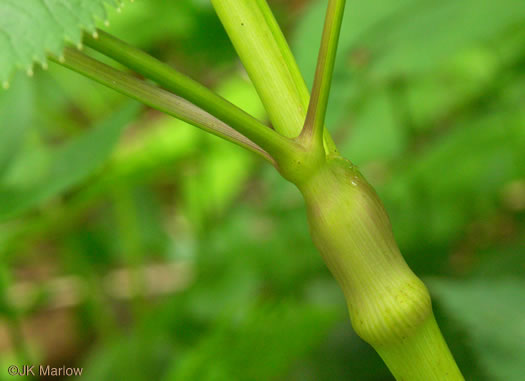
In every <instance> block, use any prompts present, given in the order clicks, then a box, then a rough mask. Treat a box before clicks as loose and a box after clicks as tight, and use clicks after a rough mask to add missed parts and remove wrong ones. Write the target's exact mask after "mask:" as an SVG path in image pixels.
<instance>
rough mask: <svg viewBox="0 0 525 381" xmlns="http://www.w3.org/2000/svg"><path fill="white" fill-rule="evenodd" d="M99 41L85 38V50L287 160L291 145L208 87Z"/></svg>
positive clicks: (103, 37) (101, 36)
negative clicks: (86, 48) (180, 98)
mask: <svg viewBox="0 0 525 381" xmlns="http://www.w3.org/2000/svg"><path fill="white" fill-rule="evenodd" d="M97 33H98V37H97V38H94V37H92V36H91V35H89V34H86V36H85V38H84V42H85V44H86V45H87V46H89V47H91V48H92V49H95V50H97V51H98V52H100V53H102V54H104V55H106V56H108V57H110V58H112V59H114V60H115V61H117V62H120V63H121V64H123V65H124V66H126V67H128V68H130V69H132V70H134V71H135V72H137V73H139V74H141V75H143V76H144V77H146V78H148V79H151V80H152V81H154V82H156V83H157V84H159V85H160V86H162V87H163V88H165V89H166V90H169V91H170V92H172V93H174V94H177V95H178V96H180V97H182V98H184V99H187V100H188V101H190V102H191V103H193V104H194V105H196V106H198V107H200V108H201V109H203V110H204V111H206V112H207V113H209V114H211V115H213V116H214V117H216V118H217V119H219V120H221V121H223V122H224V123H225V124H227V125H228V126H230V127H231V128H233V129H234V130H237V131H238V132H239V133H241V134H243V135H245V136H246V137H248V138H249V139H250V140H252V141H253V142H255V143H256V144H257V145H259V146H260V147H261V148H263V149H264V150H265V151H267V152H268V153H269V154H270V155H271V156H273V157H274V159H278V158H281V157H283V156H286V153H287V152H289V151H290V150H293V149H294V144H293V143H292V142H291V141H290V140H289V139H286V138H285V137H283V136H281V135H280V134H279V133H278V132H276V131H274V130H272V129H270V128H269V127H268V126H265V125H264V124H262V123H261V122H260V121H258V120H257V119H255V118H254V117H253V116H251V115H249V114H248V113H246V112H245V111H243V110H242V109H240V108H238V107H237V106H235V105H233V104H232V103H230V102H229V101H228V100H226V99H224V98H222V97H221V96H220V95H218V94H216V93H215V92H213V91H212V90H210V89H208V88H207V87H205V86H203V85H201V84H200V83H198V82H196V81H194V80H193V79H191V78H189V77H187V76H185V75H184V74H182V73H180V72H178V71H177V70H175V69H173V68H172V67H170V66H169V65H167V64H165V63H163V62H161V61H159V60H157V59H156V58H154V57H152V56H150V55H149V54H147V53H146V52H144V51H142V50H140V49H137V48H135V47H132V46H130V45H128V44H126V43H125V42H123V41H121V40H119V39H118V38H116V37H113V36H111V35H110V34H108V33H106V32H104V31H101V30H99V31H98V32H97Z"/></svg>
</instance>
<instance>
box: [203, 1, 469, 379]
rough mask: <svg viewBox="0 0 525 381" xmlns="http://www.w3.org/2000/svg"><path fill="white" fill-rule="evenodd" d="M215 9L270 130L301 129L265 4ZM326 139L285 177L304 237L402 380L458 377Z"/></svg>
mask: <svg viewBox="0 0 525 381" xmlns="http://www.w3.org/2000/svg"><path fill="white" fill-rule="evenodd" d="M212 3H213V5H214V7H215V9H216V11H217V13H218V15H219V17H220V18H221V21H222V23H223V25H224V27H225V29H226V31H227V32H228V35H229V36H230V38H231V40H232V42H233V44H234V46H235V48H236V49H237V52H238V53H239V56H240V57H241V60H242V61H243V64H244V65H245V67H246V70H247V71H248V73H249V75H250V77H251V78H252V81H253V82H254V83H255V86H256V88H257V90H258V92H259V94H260V96H261V98H262V100H263V103H264V104H265V107H266V108H267V111H268V112H269V114H270V116H271V118H272V122H273V123H274V125H275V128H276V129H277V130H278V131H281V132H282V133H283V134H286V135H287V136H293V134H294V133H298V132H299V131H301V128H302V122H303V120H304V103H303V102H302V101H301V95H300V94H301V90H300V86H299V87H298V84H297V76H296V75H294V74H293V73H292V71H293V70H292V69H290V68H292V67H294V64H295V62H293V58H291V54H288V53H287V52H289V50H288V47H287V46H284V45H285V42H284V38H283V37H282V33H281V32H280V31H279V30H278V27H277V26H276V23H275V20H274V19H273V16H271V12H270V10H269V8H268V6H267V4H266V1H265V0H212ZM343 8H344V1H338V0H331V1H330V4H329V7H328V13H327V22H326V25H325V31H324V37H323V43H322V47H321V51H320V56H319V57H320V59H319V64H318V69H317V73H316V84H315V86H314V95H313V99H312V104H311V106H310V108H309V110H310V115H309V117H308V119H307V121H306V124H305V128H306V133H311V132H314V131H315V132H314V133H317V134H318V136H321V135H320V131H322V130H323V128H322V127H323V125H324V114H325V110H326V105H327V101H328V93H329V86H330V85H329V82H330V77H331V75H332V71H333V65H334V60H335V53H336V46H337V38H338V35H339V30H340V23H341V18H342V12H343ZM283 52H284V53H283ZM315 128H317V130H315ZM308 129H312V130H311V131H310V132H309V130H308ZM325 131H326V130H325ZM324 136H325V141H324V148H325V152H323V153H324V154H325V157H323V158H322V159H319V158H318V157H317V155H316V152H312V147H311V146H310V147H308V146H306V145H305V146H304V149H305V151H306V154H304V155H303V156H301V157H300V158H299V159H300V160H298V161H297V164H296V165H290V166H289V167H287V168H286V171H283V172H281V173H282V174H283V176H284V177H285V178H287V179H288V180H289V181H291V182H293V183H295V184H296V185H297V187H298V188H299V190H300V191H301V193H302V194H303V197H304V199H305V202H306V206H307V212H308V221H309V225H310V234H311V236H312V238H313V241H314V243H315V245H316V246H317V248H318V249H319V251H320V253H321V255H322V256H323V259H324V261H325V262H326V264H327V266H328V267H329V269H330V270H331V272H332V273H333V274H334V277H335V278H336V279H337V281H338V282H339V284H340V286H341V288H342V290H343V292H344V294H345V298H346V301H347V305H348V310H349V313H350V318H351V321H352V325H353V327H354V329H355V331H356V332H357V334H358V335H359V336H360V337H361V338H363V339H364V340H365V341H367V342H368V343H369V344H370V345H372V346H373V347H374V348H375V349H376V351H377V352H378V353H379V355H380V356H381V357H382V358H383V360H384V361H385V363H386V364H387V366H388V367H389V369H390V370H391V372H392V373H393V374H394V376H395V377H396V379H397V380H399V381H401V380H403V381H443V380H447V381H463V380H464V379H463V376H462V375H461V372H460V371H459V369H458V367H457V365H456V363H455V361H454V359H453V357H452V355H451V353H450V351H449V349H448V347H447V345H446V343H445V341H444V339H443V337H442V335H441V332H440V331H439V328H438V326H437V324H436V322H435V319H434V315H433V312H432V306H431V301H430V295H429V293H428V291H427V289H426V287H425V285H424V284H423V282H421V280H420V279H419V278H418V277H417V276H416V275H415V274H414V273H413V272H412V271H411V270H410V268H409V267H408V265H407V264H406V262H405V261H404V259H403V257H402V255H401V253H400V252H399V249H398V248H397V245H396V243H395V240H394V237H393V234H392V229H391V226H390V221H389V219H388V216H387V214H386V212H385V210H384V207H383V205H382V203H381V201H380V200H379V198H378V197H377V195H376V193H375V192H374V190H373V189H372V187H371V186H370V185H369V184H368V183H367V182H366V180H364V178H363V177H362V176H361V175H360V173H359V172H358V170H357V169H356V167H354V166H353V165H352V164H351V163H350V162H349V161H348V160H345V159H343V158H342V157H340V156H339V155H338V154H337V152H336V151H332V150H330V149H327V146H328V144H327V140H326V136H327V135H326V133H325V135H324ZM300 138H302V137H300ZM299 140H301V139H299ZM311 156H313V157H314V158H313V159H310V157H311ZM305 159H306V163H305V162H303V161H302V160H305ZM291 164H293V163H291Z"/></svg>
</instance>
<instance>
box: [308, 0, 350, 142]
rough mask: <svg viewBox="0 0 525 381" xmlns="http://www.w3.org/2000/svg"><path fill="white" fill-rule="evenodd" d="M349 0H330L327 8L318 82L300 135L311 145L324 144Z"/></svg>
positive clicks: (316, 81) (315, 82)
mask: <svg viewBox="0 0 525 381" xmlns="http://www.w3.org/2000/svg"><path fill="white" fill-rule="evenodd" d="M345 3H346V0H330V2H329V3H328V9H327V12H326V20H325V25H324V30H323V38H322V41H321V48H320V49H319V57H318V59H317V69H316V72H315V79H314V86H313V90H312V96H311V98H310V104H309V105H308V112H307V114H306V120H305V124H304V127H303V130H302V131H301V135H300V139H301V140H302V141H303V143H304V144H305V145H307V146H311V145H312V144H313V145H315V146H318V147H322V144H323V130H324V123H325V116H326V109H327V105H328V97H329V94H330V87H331V83H332V75H333V72H334V64H335V56H336V53H337V45H338V42H339V34H340V32H341V23H342V21H343V14H344V8H345Z"/></svg>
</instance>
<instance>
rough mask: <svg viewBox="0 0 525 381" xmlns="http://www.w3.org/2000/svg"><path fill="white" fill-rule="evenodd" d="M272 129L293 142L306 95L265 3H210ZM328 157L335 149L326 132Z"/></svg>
mask: <svg viewBox="0 0 525 381" xmlns="http://www.w3.org/2000/svg"><path fill="white" fill-rule="evenodd" d="M211 2H212V4H213V6H214V8H215V10H216V12H217V15H218V16H219V18H220V19H221V22H222V24H223V26H224V28H225V29H226V32H227V33H228V36H229V37H230V40H231V41H232V43H233V46H234V47H235V50H236V51H237V54H238V55H239V57H240V59H241V61H242V63H243V65H244V67H245V68H246V71H247V72H248V75H249V76H250V79H251V80H252V82H253V83H254V85H255V88H256V89H257V93H258V94H259V96H260V98H261V100H262V102H263V104H264V107H265V108H266V111H267V112H268V114H269V116H270V120H271V121H272V124H273V126H274V128H275V129H276V130H277V131H279V132H280V133H281V134H283V135H285V136H287V137H291V138H295V137H297V136H298V135H299V133H300V132H301V130H302V127H303V124H304V120H305V117H306V111H307V109H308V103H309V94H308V89H307V87H306V84H305V82H304V80H303V77H302V75H301V73H300V71H299V68H298V67H297V64H296V62H295V59H294V57H293V55H292V53H291V51H290V48H289V47H288V44H287V43H286V39H285V38H284V36H283V34H282V32H281V30H280V28H279V25H278V24H277V22H276V20H275V18H274V16H273V14H272V12H271V10H270V8H269V6H268V4H267V3H266V0H211ZM324 145H325V150H326V151H327V153H336V152H337V149H336V147H335V144H334V143H333V141H332V138H331V137H330V134H329V133H328V132H327V131H326V130H325V133H324Z"/></svg>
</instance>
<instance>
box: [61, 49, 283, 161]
mask: <svg viewBox="0 0 525 381" xmlns="http://www.w3.org/2000/svg"><path fill="white" fill-rule="evenodd" d="M64 58H65V59H64V60H55V59H54V58H51V59H52V60H53V61H55V62H57V63H59V64H61V65H63V66H65V67H67V68H69V69H71V70H74V71H76V72H78V73H80V74H82V75H84V76H86V77H88V78H91V79H93V80H95V81H97V82H99V83H101V84H103V85H105V86H108V87H110V88H112V89H114V90H117V91H118V92H120V93H122V94H124V95H127V96H129V97H131V98H134V99H136V100H138V101H140V102H142V103H144V104H146V105H148V106H150V107H153V108H155V109H157V110H160V111H163V112H165V113H166V114H169V115H172V116H174V117H176V118H178V119H181V120H183V121H185V122H187V123H190V124H193V125H194V126H196V127H199V128H201V129H203V130H205V131H207V132H210V133H212V134H214V135H217V136H219V137H221V138H224V139H226V140H228V141H230V142H233V143H235V144H238V145H240V146H242V147H244V148H246V149H248V150H250V151H252V152H255V153H257V154H258V155H260V156H262V157H263V158H265V159H266V160H268V161H270V162H271V163H272V164H275V161H274V159H273V158H272V157H271V156H270V155H269V154H268V152H266V151H265V150H264V149H262V148H261V147H260V146H258V145H257V144H255V143H254V142H252V141H251V140H250V139H248V138H246V137H245V136H243V135H242V134H240V133H239V132H237V131H235V130H234V129H232V128H231V127H229V126H228V125H226V124H225V123H223V122H221V121H220V120H218V119H217V118H215V117H214V116H212V115H210V114H208V113H207V112H205V111H203V110H201V109H200V108H198V107H197V106H195V105H194V104H192V103H190V102H188V101H187V100H185V99H182V98H181V97H179V96H177V95H174V94H172V93H170V92H168V91H166V90H163V89H161V88H159V87H157V86H154V85H151V84H149V83H147V82H145V81H143V80H140V79H138V78H135V77H133V76H132V75H130V74H127V73H124V72H122V71H120V70H117V69H114V68H112V67H111V66H108V65H106V64H104V63H102V62H99V61H97V60H95V59H93V58H91V57H88V56H87V55H85V54H83V53H81V52H79V51H77V50H75V49H71V48H67V49H66V50H65V51H64Z"/></svg>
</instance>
